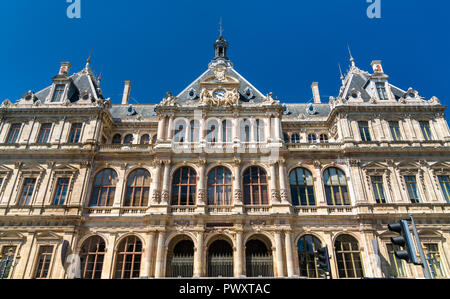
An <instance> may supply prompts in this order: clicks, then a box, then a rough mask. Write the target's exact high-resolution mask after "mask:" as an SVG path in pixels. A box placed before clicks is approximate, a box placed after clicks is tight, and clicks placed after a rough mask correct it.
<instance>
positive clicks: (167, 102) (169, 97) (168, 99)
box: [160, 92, 176, 106]
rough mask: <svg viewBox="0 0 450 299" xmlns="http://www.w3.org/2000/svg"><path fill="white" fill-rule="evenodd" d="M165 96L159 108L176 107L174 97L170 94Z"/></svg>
mask: <svg viewBox="0 0 450 299" xmlns="http://www.w3.org/2000/svg"><path fill="white" fill-rule="evenodd" d="M166 95H167V96H166V97H165V98H164V99H163V100H162V102H161V104H160V105H161V106H176V104H175V100H176V97H174V96H172V93H171V92H167V94H166Z"/></svg>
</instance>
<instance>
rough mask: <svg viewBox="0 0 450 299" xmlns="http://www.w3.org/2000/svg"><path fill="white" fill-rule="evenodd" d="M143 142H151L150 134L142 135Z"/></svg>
mask: <svg viewBox="0 0 450 299" xmlns="http://www.w3.org/2000/svg"><path fill="white" fill-rule="evenodd" d="M140 143H141V144H150V136H149V135H148V134H145V135H142V137H141V142H140Z"/></svg>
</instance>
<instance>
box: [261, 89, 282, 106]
mask: <svg viewBox="0 0 450 299" xmlns="http://www.w3.org/2000/svg"><path fill="white" fill-rule="evenodd" d="M263 104H264V105H279V104H280V101H278V100H277V99H276V98H275V99H274V98H273V92H270V93H269V94H268V95H267V96H266V100H265V101H264V103H263Z"/></svg>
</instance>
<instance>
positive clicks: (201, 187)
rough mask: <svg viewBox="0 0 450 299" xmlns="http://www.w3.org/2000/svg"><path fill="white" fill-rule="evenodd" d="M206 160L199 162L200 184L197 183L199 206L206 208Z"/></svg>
mask: <svg viewBox="0 0 450 299" xmlns="http://www.w3.org/2000/svg"><path fill="white" fill-rule="evenodd" d="M205 168H206V160H203V159H201V160H199V162H198V182H197V206H205V205H206V200H207V192H206V184H205V183H206V179H205Z"/></svg>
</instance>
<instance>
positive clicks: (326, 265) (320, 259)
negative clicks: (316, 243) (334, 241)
mask: <svg viewBox="0 0 450 299" xmlns="http://www.w3.org/2000/svg"><path fill="white" fill-rule="evenodd" d="M316 256H317V267H318V268H319V270H321V271H323V272H325V273H327V274H330V276H331V266H330V255H329V253H328V246H325V247H323V248H319V249H317V252H316Z"/></svg>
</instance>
